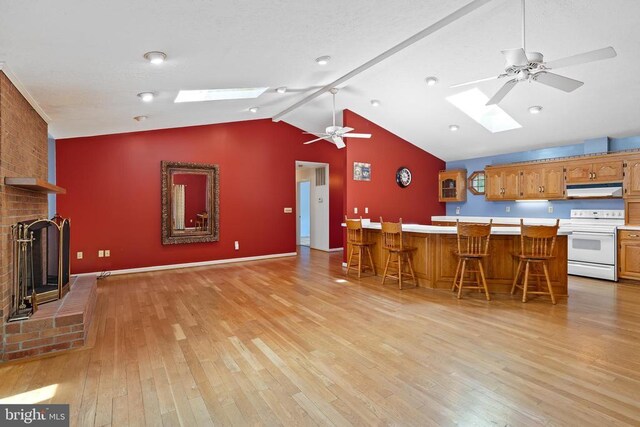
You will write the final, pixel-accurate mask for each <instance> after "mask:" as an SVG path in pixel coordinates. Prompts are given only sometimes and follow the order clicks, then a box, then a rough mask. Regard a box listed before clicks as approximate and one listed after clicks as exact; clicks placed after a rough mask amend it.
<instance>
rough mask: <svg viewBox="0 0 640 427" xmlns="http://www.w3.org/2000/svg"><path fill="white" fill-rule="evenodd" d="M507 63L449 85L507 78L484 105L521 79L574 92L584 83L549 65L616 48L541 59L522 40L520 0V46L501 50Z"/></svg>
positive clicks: (609, 53)
mask: <svg viewBox="0 0 640 427" xmlns="http://www.w3.org/2000/svg"><path fill="white" fill-rule="evenodd" d="M502 54H503V55H504V57H505V61H506V65H505V70H504V73H502V74H499V75H497V76H495V77H489V78H486V79H480V80H474V81H471V82H466V83H461V84H457V85H453V86H451V87H452V88H455V87H460V86H466V85H472V84H476V83H480V82H485V81H489V80H496V79H504V78H508V79H509V80H508V81H507V82H506V83H505V84H504V85H503V86H502V87H501V88H500V90H498V92H497V93H496V94H495V95H493V97H492V98H491V99H490V100H489V101H488V102H487V104H486V105H494V104H497V103H499V102H500V101H502V99H503V98H504V97H505V96H506V95H507V94H508V93H509V92H510V91H511V89H513V88H514V87H515V85H516V84H518V83H520V82H524V81H528V82H537V83H542V84H543V85H547V86H551V87H553V88H556V89H560V90H562V91H565V92H573V91H574V90H576V89H578V88H579V87H580V86H582V85H583V84H584V83H583V82H581V81H578V80H574V79H570V78H569V77H564V76H561V75H558V74H554V73H551V72H549V70H551V69H557V68H561V67H568V66H571V65H578V64H586V63H588V62H593V61H600V60H603V59H609V58H613V57H615V56H616V51H615V49H613V48H612V47H611V46H609V47H605V48H602V49H596V50H592V51H589V52H585V53H580V54H578V55H572V56H568V57H566V58H562V59H556V60H555V61H549V62H544V61H543V55H542V54H541V53H540V52H527V51H526V44H525V0H522V47H521V48H517V49H507V50H503V51H502Z"/></svg>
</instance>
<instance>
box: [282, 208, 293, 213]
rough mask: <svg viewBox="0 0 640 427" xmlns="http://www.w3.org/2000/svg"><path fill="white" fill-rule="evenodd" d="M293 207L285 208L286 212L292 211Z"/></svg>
mask: <svg viewBox="0 0 640 427" xmlns="http://www.w3.org/2000/svg"><path fill="white" fill-rule="evenodd" d="M292 212H293V208H284V213H292Z"/></svg>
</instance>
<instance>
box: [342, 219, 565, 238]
mask: <svg viewBox="0 0 640 427" xmlns="http://www.w3.org/2000/svg"><path fill="white" fill-rule="evenodd" d="M487 222H488V221H487ZM541 225H542V224H541ZM544 225H547V224H544ZM549 225H550V224H549ZM342 226H345V224H344V223H343V224H342ZM362 227H363V228H368V229H370V230H380V228H381V226H380V223H379V222H368V221H366V220H363V221H362ZM402 231H404V232H407V233H424V234H456V233H457V230H456V227H451V226H440V225H422V224H402ZM491 234H496V235H505V236H519V235H520V227H495V226H494V227H491ZM569 234H571V231H569V230H566V229H563V228H562V227H560V229H559V230H558V235H560V236H566V235H569Z"/></svg>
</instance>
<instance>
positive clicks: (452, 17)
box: [271, 0, 492, 122]
mask: <svg viewBox="0 0 640 427" xmlns="http://www.w3.org/2000/svg"><path fill="white" fill-rule="evenodd" d="M490 1H492V0H473V1H472V2H471V3H468V4H467V5H465V6H462V7H461V8H460V9H458V10H456V11H455V12H453V13H451V14H449V15H447V16H445V17H444V18H442V19H441V20H439V21H437V22H436V23H434V24H432V25H430V26H428V27H427V28H425V29H424V30H422V31H420V32H419V33H416V34H414V35H413V36H411V37H409V38H408V39H406V40H405V41H403V42H401V43H399V44H397V45H395V46H394V47H392V48H391V49H389V50H387V51H385V52H383V53H381V54H380V55H378V56H376V57H375V58H373V59H371V60H369V61H367V62H365V63H364V64H362V65H360V66H359V67H358V68H355V69H354V70H352V71H350V72H348V73H347V74H345V75H344V76H342V77H340V78H339V79H337V80H335V81H333V82H331V83H329V84H328V85H326V86H324V87H323V88H321V89H319V90H317V91H316V92H314V93H312V94H311V95H309V96H307V97H305V98H303V99H301V100H300V101H298V102H296V103H295V104H293V105H292V106H290V107H289V108H287V109H285V110H283V111H281V112H279V113H278V114H276V115H275V116H273V117H272V119H271V120H273V121H274V122H279V121H280V120H282V118H283V117H284V116H286V115H287V114H289V113H291V112H292V111H294V110H296V109H297V108H300V107H301V106H303V105H305V104H307V103H308V102H310V101H313V100H314V99H316V98H317V97H319V96H320V95H322V94H323V93H325V92H328V91H329V90H330V89H332V88H334V87H336V86H338V85H340V84H342V83H344V82H346V81H347V80H349V79H351V78H353V77H355V76H357V75H358V74H360V73H362V72H363V71H366V70H368V69H369V68H371V67H373V66H374V65H376V64H379V63H380V62H382V61H384V60H385V59H387V58H389V57H390V56H392V55H394V54H396V53H398V52H400V51H401V50H403V49H405V48H407V47H409V46H411V45H412V44H414V43H416V42H419V41H420V40H422V39H424V38H425V37H427V36H429V35H430V34H433V33H435V32H436V31H438V30H439V29H441V28H444V27H446V26H447V25H449V24H451V23H453V22H455V21H457V20H458V19H460V18H462V17H464V16H466V15H468V14H469V13H471V12H473V11H475V10H476V9H478V8H480V7H482V6H484V5H485V4H487V3H489V2H490Z"/></svg>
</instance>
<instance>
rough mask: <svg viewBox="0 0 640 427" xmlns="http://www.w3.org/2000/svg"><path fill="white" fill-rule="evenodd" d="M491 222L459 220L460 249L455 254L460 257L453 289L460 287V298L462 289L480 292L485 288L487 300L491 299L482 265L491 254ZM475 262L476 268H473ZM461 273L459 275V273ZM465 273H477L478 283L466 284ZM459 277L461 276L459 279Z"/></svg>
mask: <svg viewBox="0 0 640 427" xmlns="http://www.w3.org/2000/svg"><path fill="white" fill-rule="evenodd" d="M492 221H493V220H491V221H489V224H464V223H460V221H458V222H457V224H456V226H457V234H458V250H457V251H455V255H456V256H457V257H458V266H457V267H456V274H455V275H454V277H453V286H452V287H451V290H452V291H455V290H456V288H457V289H458V298H461V297H462V289H463V288H465V289H478V291H479V292H482V291H483V290H484V295H485V297H486V298H487V301H491V297H490V296H489V288H488V287H487V280H486V278H485V275H484V268H483V267H482V260H483V259H484V258H486V257H487V256H488V255H489V240H490V239H491V223H492ZM473 264H475V267H476V268H475V269H473ZM458 273H459V275H458ZM465 273H475V275H476V284H475V285H465V284H464V275H465ZM458 277H459V278H460V279H459V280H458Z"/></svg>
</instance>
